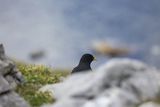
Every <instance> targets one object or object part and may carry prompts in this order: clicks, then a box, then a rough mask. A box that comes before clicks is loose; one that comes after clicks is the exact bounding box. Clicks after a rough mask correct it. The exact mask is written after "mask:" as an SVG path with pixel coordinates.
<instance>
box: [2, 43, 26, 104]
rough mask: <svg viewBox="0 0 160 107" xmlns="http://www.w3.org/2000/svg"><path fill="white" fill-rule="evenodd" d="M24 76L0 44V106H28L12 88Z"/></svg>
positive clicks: (21, 80) (20, 81)
mask: <svg viewBox="0 0 160 107" xmlns="http://www.w3.org/2000/svg"><path fill="white" fill-rule="evenodd" d="M23 82H24V78H23V76H22V74H21V73H20V72H19V70H18V69H17V68H16V66H15V64H14V63H13V62H12V61H11V60H10V59H9V58H8V57H7V56H6V55H5V51H4V47H3V45H2V44H0V107H29V105H28V103H27V102H26V101H25V100H24V99H23V98H21V97H20V96H19V95H18V94H17V93H16V92H15V91H14V89H15V88H16V86H17V84H21V83H23Z"/></svg>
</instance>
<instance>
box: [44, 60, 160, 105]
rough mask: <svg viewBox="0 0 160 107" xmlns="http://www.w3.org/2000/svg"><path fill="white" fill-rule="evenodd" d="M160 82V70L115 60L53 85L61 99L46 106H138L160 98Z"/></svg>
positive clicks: (55, 92)
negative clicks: (92, 70)
mask: <svg viewBox="0 0 160 107" xmlns="http://www.w3.org/2000/svg"><path fill="white" fill-rule="evenodd" d="M159 81H160V72H159V71H158V70H157V69H155V68H153V67H150V66H148V65H146V64H144V63H142V62H139V61H137V60H131V59H113V60H111V61H109V62H108V63H106V64H104V65H102V66H101V67H100V68H98V69H97V70H95V71H94V72H85V73H77V74H74V75H71V76H70V77H68V78H67V79H66V80H65V81H64V82H63V83H60V84H57V85H53V87H51V86H50V87H51V89H53V90H52V92H54V98H56V99H57V102H56V103H55V104H52V105H44V106H43V107H136V106H137V105H140V104H142V103H144V102H146V101H148V100H151V99H153V100H154V99H158V98H160V94H159V92H160V82H159ZM48 88H49V87H48ZM45 90H46V91H47V88H46V89H45ZM48 90H50V89H48ZM143 107H144V106H143Z"/></svg>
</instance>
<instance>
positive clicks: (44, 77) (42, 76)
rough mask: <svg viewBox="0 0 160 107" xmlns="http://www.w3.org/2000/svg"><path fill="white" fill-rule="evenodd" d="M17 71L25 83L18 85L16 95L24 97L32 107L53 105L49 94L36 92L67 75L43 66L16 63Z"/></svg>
mask: <svg viewBox="0 0 160 107" xmlns="http://www.w3.org/2000/svg"><path fill="white" fill-rule="evenodd" d="M16 64H17V67H18V69H19V70H20V71H21V72H22V74H23V76H24V77H25V80H26V82H25V83H24V84H23V85H19V86H18V87H17V89H16V91H17V93H19V94H20V95H21V96H23V97H24V99H25V100H26V101H28V102H29V103H30V105H31V106H32V107H40V106H41V105H42V104H45V103H53V102H54V101H55V99H54V98H52V97H51V96H50V93H49V92H44V93H42V92H38V90H39V89H40V88H41V87H42V86H44V85H46V84H54V83H57V82H60V77H62V76H63V77H65V76H67V75H68V72H67V71H63V70H53V69H51V68H49V67H46V66H43V65H27V64H24V63H16Z"/></svg>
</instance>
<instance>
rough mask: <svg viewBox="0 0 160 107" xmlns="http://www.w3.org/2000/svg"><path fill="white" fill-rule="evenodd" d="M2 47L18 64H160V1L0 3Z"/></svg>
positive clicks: (29, 0)
mask: <svg viewBox="0 0 160 107" xmlns="http://www.w3.org/2000/svg"><path fill="white" fill-rule="evenodd" d="M0 43H3V44H4V46H5V50H6V53H7V54H8V56H10V57H12V58H15V59H17V60H21V61H25V62H29V63H37V64H45V65H48V66H52V67H58V68H72V67H74V66H75V65H77V64H78V61H79V58H80V57H81V55H82V54H84V53H92V54H94V55H95V56H96V57H97V59H98V61H97V62H96V63H93V67H97V66H98V65H99V64H101V63H103V62H105V61H107V60H109V59H110V58H113V57H129V58H135V59H139V60H142V61H144V62H146V63H148V64H150V65H154V66H156V67H158V68H160V67H159V64H160V0H84V1H82V0H0Z"/></svg>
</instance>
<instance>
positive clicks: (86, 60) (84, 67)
mask: <svg viewBox="0 0 160 107" xmlns="http://www.w3.org/2000/svg"><path fill="white" fill-rule="evenodd" d="M94 60H96V59H95V57H93V55H91V54H84V55H83V56H82V57H81V59H80V62H79V64H78V66H77V67H75V68H74V69H73V70H72V73H77V72H83V71H88V70H92V69H91V63H92V61H94Z"/></svg>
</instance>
